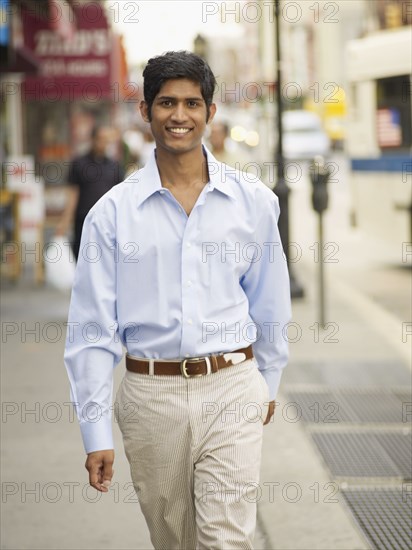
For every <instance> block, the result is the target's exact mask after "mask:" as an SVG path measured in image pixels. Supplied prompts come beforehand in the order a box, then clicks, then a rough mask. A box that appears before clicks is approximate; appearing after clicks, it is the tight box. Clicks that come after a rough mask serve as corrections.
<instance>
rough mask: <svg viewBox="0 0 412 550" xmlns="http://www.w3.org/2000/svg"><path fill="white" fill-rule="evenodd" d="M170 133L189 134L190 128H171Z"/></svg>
mask: <svg viewBox="0 0 412 550" xmlns="http://www.w3.org/2000/svg"><path fill="white" fill-rule="evenodd" d="M169 131H170V132H173V133H174V134H187V132H189V128H169Z"/></svg>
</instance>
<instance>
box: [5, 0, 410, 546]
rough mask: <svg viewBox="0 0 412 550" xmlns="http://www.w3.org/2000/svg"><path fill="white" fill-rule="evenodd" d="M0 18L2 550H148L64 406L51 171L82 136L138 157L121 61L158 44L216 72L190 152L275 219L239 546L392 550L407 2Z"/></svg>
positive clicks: (402, 386) (58, 228) (64, 190)
mask: <svg viewBox="0 0 412 550" xmlns="http://www.w3.org/2000/svg"><path fill="white" fill-rule="evenodd" d="M0 17H1V19H0V53H1V60H0V69H1V71H0V72H1V76H0V85H1V103H0V110H1V111H0V116H1V130H0V157H1V163H2V180H1V188H0V214H1V220H0V252H1V264H0V265H1V279H2V288H1V295H0V296H1V314H2V322H1V324H2V350H1V354H2V362H1V376H2V382H3V384H2V400H3V407H2V428H3V429H2V438H3V445H2V447H3V451H2V452H3V460H2V464H3V465H2V514H3V532H2V535H1V538H2V548H84V547H86V546H87V547H92V548H97V547H99V548H150V542H149V539H148V534H147V531H146V527H145V524H144V521H143V519H142V517H141V514H140V510H139V508H138V506H137V504H136V503H135V502H134V504H133V505H132V506H130V505H129V506H126V503H129V502H130V501H133V499H132V491H131V489H130V487H131V485H129V486H128V485H127V483H128V472H127V464H126V462H125V459H124V457H123V456H122V450H121V441H120V438H119V437H118V435H119V434H117V442H118V451H119V453H118V456H117V461H118V468H117V472H118V473H117V476H118V481H116V483H118V484H117V485H115V486H114V489H113V491H112V492H111V493H110V497H109V498H106V499H101V498H97V497H96V495H95V493H92V491H91V490H89V489H87V484H86V481H87V480H86V475H85V474H86V471H85V470H84V471H83V462H82V461H83V455H82V447H81V442H80V437H79V430H78V427H77V425H76V422H75V421H74V419H73V418H72V415H71V413H70V408H69V406H68V405H69V404H68V401H69V392H68V382H67V380H66V376H65V372H64V367H63V360H62V355H63V348H64V339H65V333H66V328H67V325H65V321H66V316H67V309H68V304H69V299H70V281H71V277H72V270H73V269H74V265H75V260H74V258H73V255H72V254H71V250H70V243H72V242H73V238H74V236H73V235H74V228H73V226H74V221H75V220H74V216H75V214H74V212H75V209H76V201H77V200H78V196H76V193H73V190H75V189H76V185H75V184H76V182H75V181H70V173H71V172H70V167H71V165H72V161H73V159H75V158H80V157H82V156H84V155H86V154H90V151H91V152H92V154H97V153H96V146H95V140H94V138H93V137H92V130H93V128H95V127H96V126H99V127H104V128H105V129H106V135H105V143H104V151H103V152H102V153H101V155H102V156H104V158H106V159H109V160H110V161H112V162H114V163H117V166H118V167H119V170H120V171H121V172H122V173H125V174H130V173H132V172H133V171H134V170H136V169H137V168H139V167H141V166H143V165H144V163H145V162H146V160H147V158H148V155H149V154H150V152H151V151H152V149H153V147H154V144H153V139H152V136H151V133H150V128H149V127H148V126H147V125H145V124H144V123H143V121H142V120H141V117H140V114H139V112H138V104H139V101H140V100H141V99H142V84H143V80H142V70H143V68H144V65H145V63H146V61H147V60H148V59H149V58H150V57H151V56H154V55H158V54H161V53H163V52H165V51H167V50H179V49H186V50H190V51H193V52H195V53H197V54H198V55H200V56H202V57H203V58H204V59H206V60H207V61H208V63H209V64H210V66H211V68H212V70H213V71H214V73H215V75H216V77H217V81H218V89H217V91H216V96H215V101H216V103H217V106H218V111H217V115H216V118H215V123H214V124H213V125H212V126H211V127H209V128H208V132H207V135H206V136H205V143H206V144H207V145H208V147H210V148H211V149H212V151H213V152H214V154H215V155H216V157H217V158H218V159H221V160H222V161H224V162H226V163H227V164H229V165H230V166H234V167H235V168H237V169H241V170H244V171H246V172H247V173H248V175H249V176H248V177H250V180H251V181H253V180H254V179H256V178H258V179H261V180H262V181H263V182H264V183H265V184H266V185H268V186H269V187H270V188H272V189H274V191H275V192H276V193H277V194H278V196H279V200H280V202H281V208H282V216H281V221H280V228H281V234H282V241H283V245H284V248H285V251H286V253H287V256H288V261H289V267H290V271H291V278H292V291H293V298H294V301H293V309H294V318H293V322H292V323H291V324H290V326H289V327H287V330H286V331H285V337H287V338H288V339H289V342H290V347H291V362H290V365H289V366H288V368H287V369H286V371H285V374H284V378H283V384H282V387H281V394H280V396H279V404H278V407H277V415H276V416H275V421H274V423H273V426H272V425H271V426H269V427H268V429H267V437H266V441H265V448H264V459H263V470H262V479H263V481H262V483H263V484H262V493H261V496H260V498H259V503H258V510H259V514H258V520H259V521H258V526H259V529H258V534H257V537H258V540H257V543H256V544H257V545H256V548H257V549H258V548H261V549H264V548H267V549H270V548H282V549H283V548H290V549H298V548H299V549H305V550H308V549H312V548H325V549H332V548H333V549H334V548H342V549H346V550H349V549H355V548H356V549H358V548H379V549H380V548H411V547H412V540H411V521H412V518H411V501H412V497H411V495H412V480H411V478H412V475H411V472H412V456H411V448H412V441H411V420H412V397H411V353H410V350H411V341H412V315H411V302H412V284H411V278H410V275H411V265H412V206H411V205H412V107H411V102H412V93H411V81H412V76H411V72H412V32H411V31H412V26H411V25H412V3H411V2H410V1H409V0H335V1H325V0H319V1H312V0H298V1H288V0H279V1H278V2H275V1H274V0H259V1H254V2H252V1H247V0H240V1H237V2H220V1H219V2H218V1H211V2H205V1H193V2H186V1H173V0H170V1H166V0H164V1H157V0H154V1H127V0H124V1H116V0H113V1H112V0H106V1H103V0H101V1H96V0H94V1H88V0H36V1H34V0H0ZM99 154H100V153H99ZM113 183H117V181H116V182H113ZM58 238H60V241H58V242H59V243H60V244H59V245H57V244H56V243H57V239H58ZM56 266H60V267H61V266H63V271H62V270H60V272H59V273H57V275H56V270H55V268H56ZM274 284H276V281H274ZM122 369H123V367H122V366H119V367H118V368H117V369H116V382H115V383H116V384H117V383H118V382H119V380H120V377H121V375H122ZM117 431H118V430H117ZM265 483H266V485H265ZM272 489H273V490H272ZM116 491H117V492H116ZM52 504H53V506H52ZM51 516H53V519H51ZM108 516H110V518H111V521H107V517H108ZM22 520H23V522H24V525H25V528H24V529H22V528H21V525H22V524H23V523H22ZM92 522H93V523H92ZM91 525H93V526H94V529H93V528H91ZM96 525H97V526H98V529H97V531H98V532H97V533H96V530H95V527H96ZM73 526H76V527H75V529H73ZM119 541H120V542H119Z"/></svg>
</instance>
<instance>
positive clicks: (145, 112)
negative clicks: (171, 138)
mask: <svg viewBox="0 0 412 550" xmlns="http://www.w3.org/2000/svg"><path fill="white" fill-rule="evenodd" d="M139 109H140V114H141V115H142V119H143V120H144V121H145V122H150V116H149V107H148V105H147V103H146V101H144V100H142V101H141V102H140V105H139Z"/></svg>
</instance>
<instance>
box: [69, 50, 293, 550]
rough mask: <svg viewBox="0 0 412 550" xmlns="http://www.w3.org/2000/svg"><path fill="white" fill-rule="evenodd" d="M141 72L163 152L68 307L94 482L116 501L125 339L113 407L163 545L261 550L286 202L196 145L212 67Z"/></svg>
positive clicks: (281, 359) (105, 210)
mask: <svg viewBox="0 0 412 550" xmlns="http://www.w3.org/2000/svg"><path fill="white" fill-rule="evenodd" d="M143 77H144V101H142V103H141V105H140V110H141V114H142V116H143V119H144V120H145V121H146V122H148V123H150V125H151V130H152V133H153V136H154V139H155V143H156V149H155V151H153V152H152V155H151V157H150V159H149V161H148V162H147V164H146V166H145V167H144V168H143V169H141V170H139V171H138V172H136V173H135V174H132V175H131V176H130V177H129V178H128V179H127V180H126V181H125V182H123V183H122V184H120V185H118V186H116V187H115V188H114V189H112V190H111V191H110V192H109V193H107V194H106V195H105V197H104V198H103V199H102V200H101V201H99V202H98V204H96V205H95V206H94V207H93V208H92V210H91V211H90V212H89V215H88V216H87V219H86V221H85V225H84V230H83V236H82V246H85V245H86V244H87V243H90V242H92V243H94V245H95V246H96V247H97V249H98V253H99V260H98V261H93V262H92V261H87V260H86V259H85V258H81V257H79V263H78V265H77V270H76V277H75V281H74V285H73V292H72V301H71V305H70V313H69V323H68V325H69V326H70V327H71V329H72V330H71V331H70V336H68V338H67V340H66V351H65V361H66V367H67V370H68V374H69V378H70V382H71V389H72V400H73V401H74V402H75V403H76V407H77V415H78V418H79V422H80V427H81V431H82V436H83V442H84V446H85V450H86V453H87V455H88V456H87V460H86V468H87V470H88V472H89V482H90V484H91V485H92V486H93V487H95V488H96V489H97V490H98V491H101V492H107V491H108V487H109V486H110V481H111V479H112V475H113V469H112V467H113V461H114V450H113V436H112V425H111V410H112V408H113V407H112V384H113V368H114V366H115V365H116V364H117V363H118V362H119V361H120V359H121V357H122V353H123V350H122V342H123V343H124V344H125V345H126V347H127V352H128V353H127V356H126V367H127V370H126V373H125V376H124V378H123V381H122V383H121V385H120V387H119V390H118V393H117V397H116V401H115V407H114V410H115V411H116V418H117V420H118V423H119V427H120V429H121V431H122V434H123V442H124V447H125V451H126V455H127V458H128V460H129V463H130V471H131V475H132V479H133V484H134V487H135V490H136V492H137V495H138V500H139V503H140V506H141V509H142V511H143V514H144V516H145V518H146V521H147V524H148V527H149V530H150V535H151V540H152V543H153V545H154V547H155V548H156V549H167V550H171V549H187V550H189V549H193V548H203V549H206V548H208V549H209V548H233V549H235V548H238V549H240V548H246V549H251V548H253V536H254V531H255V526H256V501H257V496H256V494H253V492H254V490H255V491H257V490H258V482H259V470H260V460H261V446H262V432H263V425H264V424H267V423H268V422H269V421H270V419H271V418H272V416H273V414H274V409H275V396H276V393H277V390H278V386H279V383H280V378H281V373H282V369H283V368H284V367H285V365H286V362H287V358H288V345H287V341H286V339H285V338H284V337H283V336H282V334H283V332H282V329H283V328H284V327H285V326H286V325H287V323H288V322H289V319H290V290H289V278H288V273H287V265H286V261H285V258H284V255H283V253H282V247H281V245H280V238H279V232H278V228H277V219H278V216H279V207H278V199H277V197H276V195H275V194H274V193H272V191H270V190H269V189H268V188H267V187H266V186H265V185H264V184H263V183H262V182H259V181H254V182H252V183H251V182H250V178H248V179H246V178H245V177H244V176H243V175H242V173H241V172H232V173H228V172H226V171H225V167H224V165H223V164H221V163H219V162H218V161H217V160H216V159H215V158H214V157H213V155H212V154H211V153H210V152H209V151H208V150H207V148H205V147H203V146H202V137H203V134H204V131H205V129H206V125H207V124H208V123H210V122H211V121H212V120H213V117H214V114H215V112H216V105H215V104H214V103H213V93H214V89H215V85H216V81H215V77H214V75H213V73H212V71H211V70H210V67H209V66H208V65H207V64H206V62H205V61H204V60H203V59H201V58H200V57H198V56H196V55H194V54H191V53H188V52H182V51H180V52H168V53H166V54H164V55H161V56H158V57H154V58H152V59H150V60H149V62H148V64H147V66H146V68H145V70H144V72H143ZM271 244H272V245H273V246H271ZM251 245H253V246H252V248H253V250H251ZM91 326H93V327H94V329H95V330H96V332H97V334H98V340H96V339H95V338H86V337H85V334H88V333H89V329H90V327H91ZM245 487H246V491H247V492H246V493H245V492H244V491H245Z"/></svg>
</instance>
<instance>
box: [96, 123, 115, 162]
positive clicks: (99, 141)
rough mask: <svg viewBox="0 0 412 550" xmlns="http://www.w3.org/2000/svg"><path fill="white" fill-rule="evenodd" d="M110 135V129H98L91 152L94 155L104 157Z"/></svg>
mask: <svg viewBox="0 0 412 550" xmlns="http://www.w3.org/2000/svg"><path fill="white" fill-rule="evenodd" d="M111 138H112V135H111V130H110V128H99V130H98V131H97V133H96V135H95V137H94V140H93V152H94V154H95V155H98V156H104V155H105V154H106V150H107V147H108V145H109V144H110V141H111Z"/></svg>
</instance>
